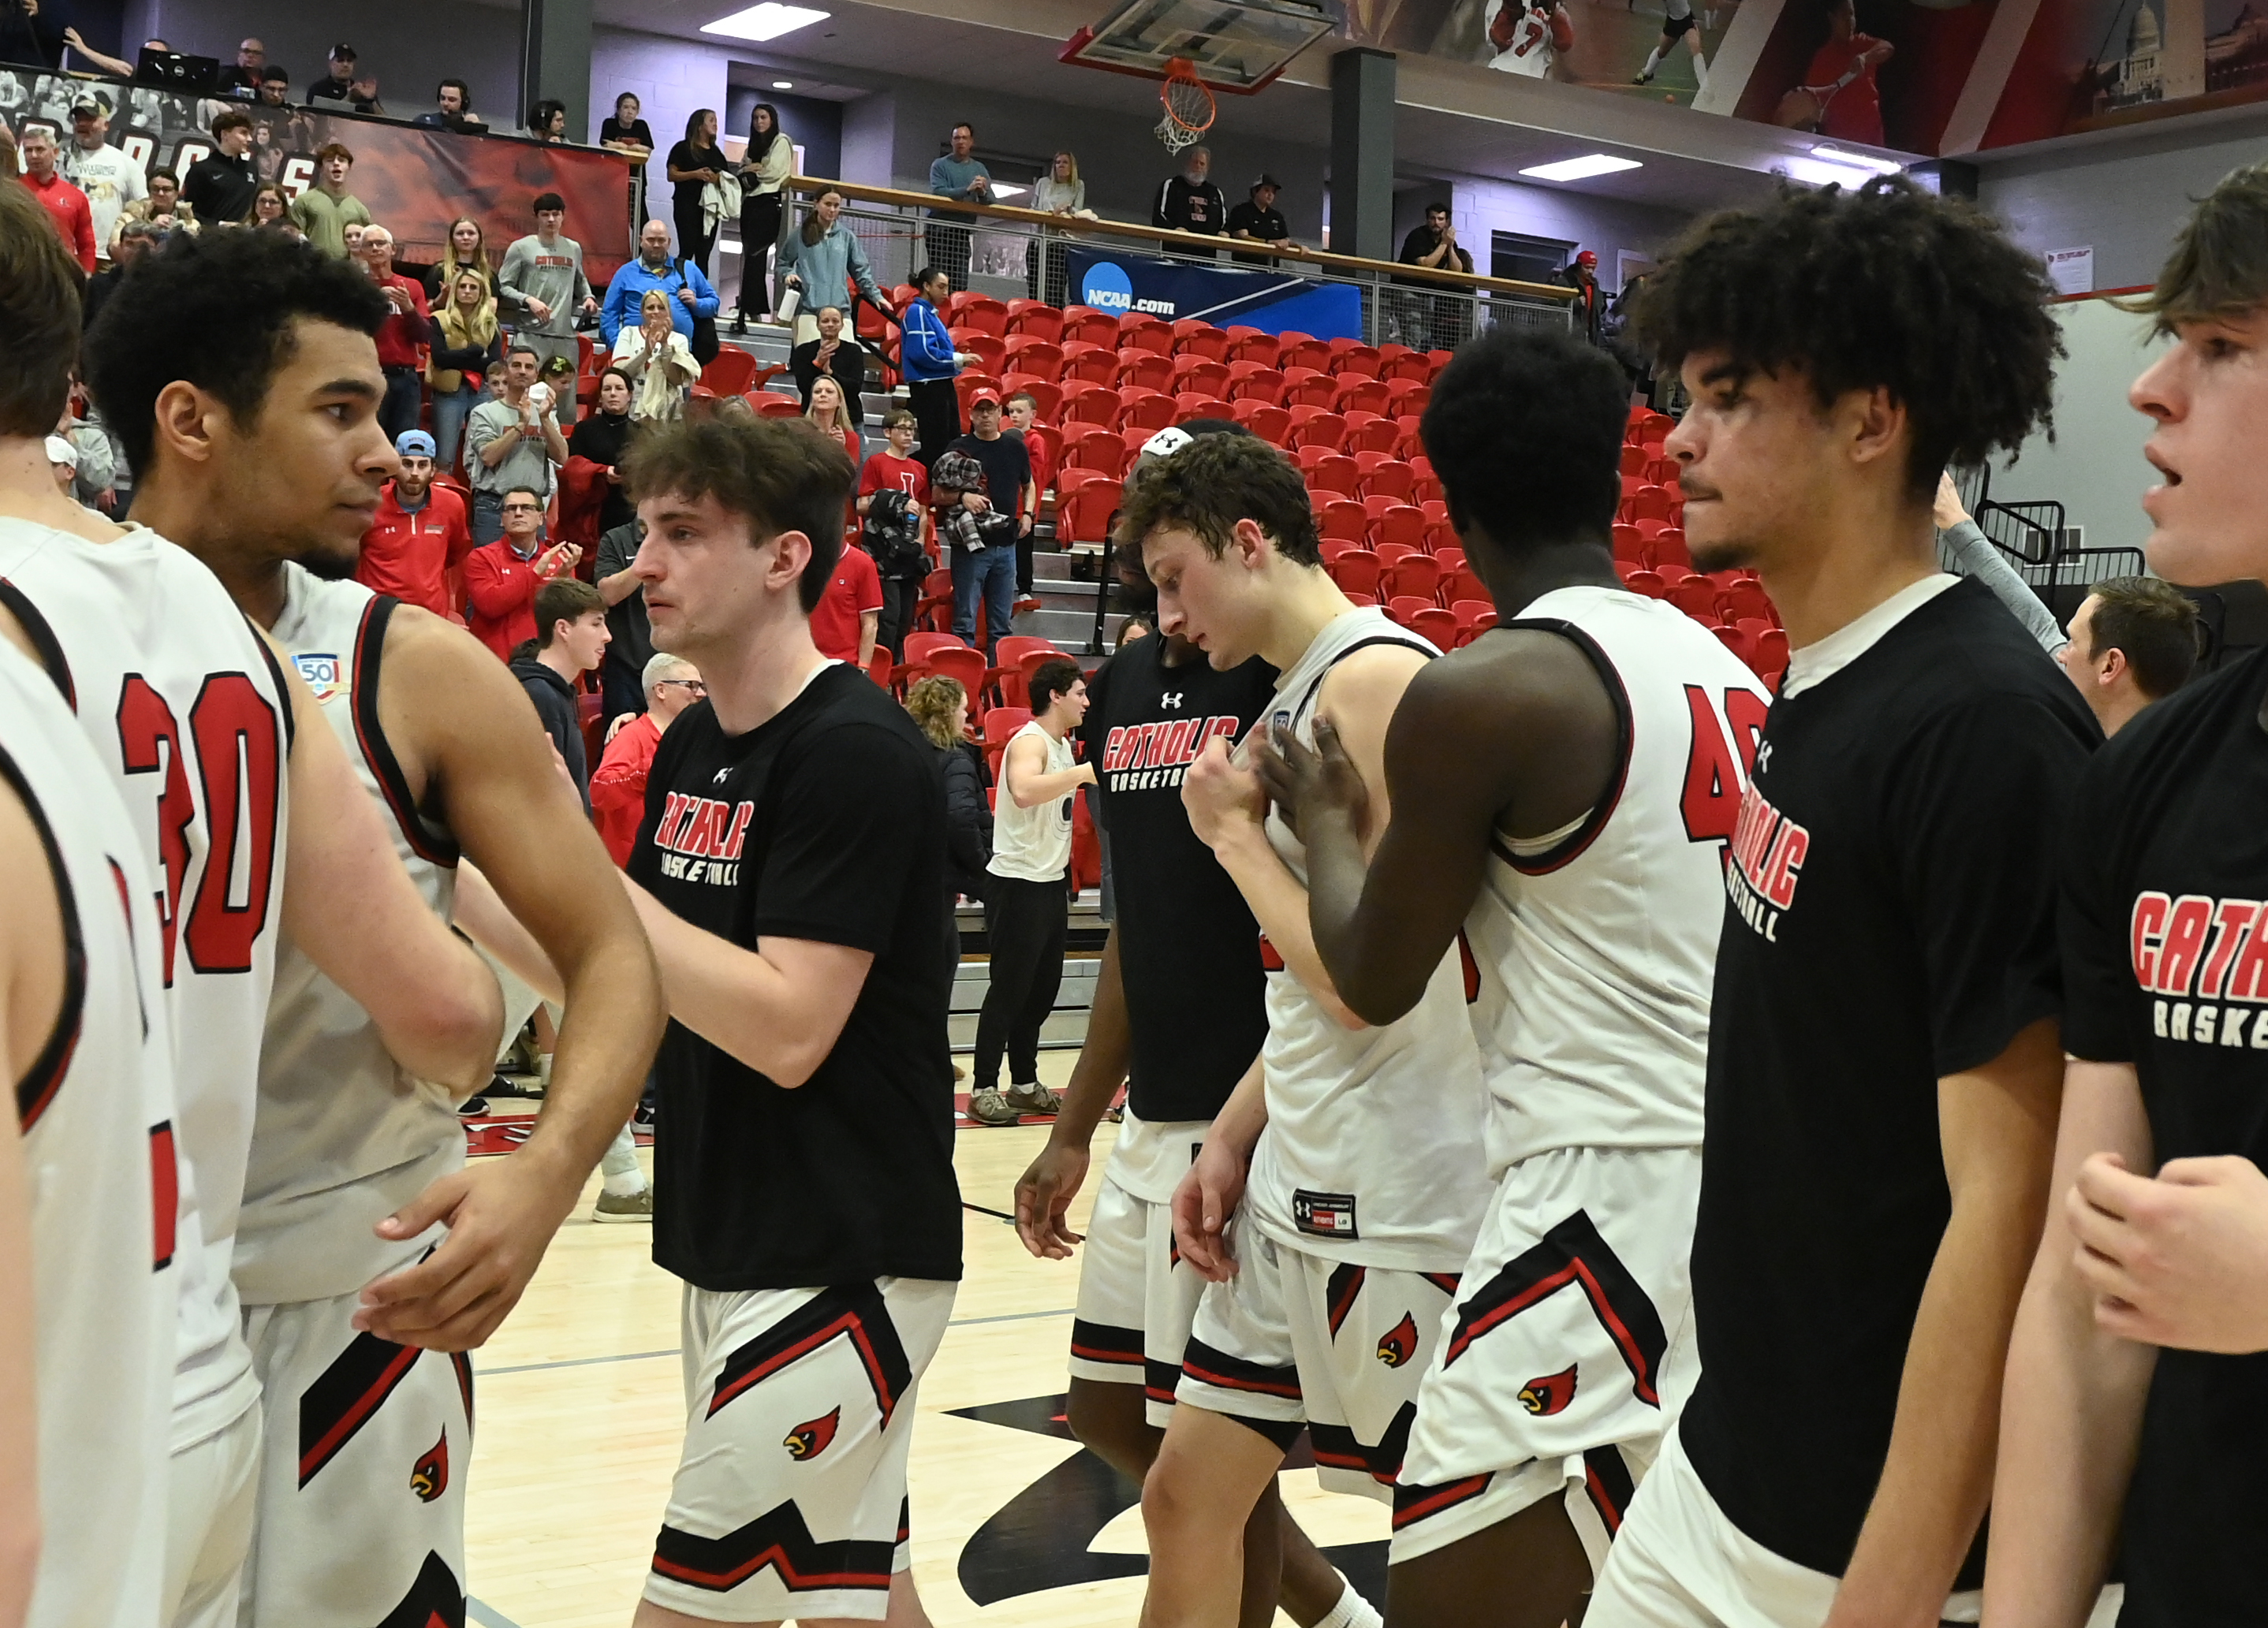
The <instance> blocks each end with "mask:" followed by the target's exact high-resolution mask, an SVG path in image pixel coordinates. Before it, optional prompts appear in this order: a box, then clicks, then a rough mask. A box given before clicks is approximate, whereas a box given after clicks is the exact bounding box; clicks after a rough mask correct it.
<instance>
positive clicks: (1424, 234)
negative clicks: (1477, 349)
mask: <svg viewBox="0 0 2268 1628" xmlns="http://www.w3.org/2000/svg"><path fill="white" fill-rule="evenodd" d="M1394 258H1395V260H1399V261H1401V262H1402V264H1403V265H1404V266H1424V267H1427V268H1431V269H1432V270H1435V271H1465V272H1469V271H1470V270H1472V268H1473V257H1472V256H1471V255H1470V254H1469V253H1467V252H1466V250H1465V247H1464V246H1463V245H1462V244H1461V243H1459V242H1458V241H1457V229H1456V227H1455V225H1454V224H1452V223H1451V221H1450V219H1449V206H1448V205H1447V204H1446V203H1429V204H1427V205H1426V206H1425V224H1424V225H1423V226H1413V227H1411V228H1410V235H1409V236H1408V237H1406V238H1403V239H1402V253H1399V254H1397V255H1395V257H1394ZM1395 281H1396V282H1400V283H1402V284H1403V286H1404V287H1407V288H1412V289H1423V288H1425V286H1426V285H1425V284H1424V283H1422V282H1418V279H1416V278H1414V277H1410V278H1403V277H1397V278H1395ZM1395 304H1398V305H1399V306H1401V308H1402V309H1401V312H1400V315H1401V318H1402V324H1401V326H1402V328H1403V342H1404V343H1405V344H1410V345H1415V346H1418V347H1419V348H1423V349H1432V350H1454V349H1455V348H1457V342H1458V341H1460V340H1462V338H1463V337H1464V330H1465V303H1464V301H1463V300H1462V299H1460V298H1459V297H1457V296H1455V295H1454V294H1443V293H1411V294H1405V295H1403V296H1402V297H1401V298H1400V299H1398V300H1396V301H1395Z"/></svg>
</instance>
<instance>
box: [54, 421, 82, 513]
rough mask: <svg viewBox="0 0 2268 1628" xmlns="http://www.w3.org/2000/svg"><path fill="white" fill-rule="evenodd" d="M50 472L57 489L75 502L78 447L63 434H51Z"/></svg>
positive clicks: (76, 499)
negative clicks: (65, 438)
mask: <svg viewBox="0 0 2268 1628" xmlns="http://www.w3.org/2000/svg"><path fill="white" fill-rule="evenodd" d="M47 453H48V473H49V474H50V475H52V476H53V477H54V478H55V489H56V490H57V491H59V492H61V493H62V494H63V495H64V496H65V497H68V498H70V500H71V502H78V498H77V495H76V494H77V488H78V449H77V447H75V446H73V445H72V444H70V442H68V441H66V440H64V439H63V437H62V436H48V441H47Z"/></svg>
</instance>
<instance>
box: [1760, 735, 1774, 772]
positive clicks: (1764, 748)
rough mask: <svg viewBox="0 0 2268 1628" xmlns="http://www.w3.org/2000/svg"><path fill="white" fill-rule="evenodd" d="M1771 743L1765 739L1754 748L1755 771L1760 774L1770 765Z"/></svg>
mask: <svg viewBox="0 0 2268 1628" xmlns="http://www.w3.org/2000/svg"><path fill="white" fill-rule="evenodd" d="M1771 753H1772V744H1771V742H1770V741H1766V742H1765V743H1764V744H1763V745H1761V746H1759V747H1757V748H1756V773H1757V774H1764V773H1765V772H1766V771H1768V770H1769V769H1770V768H1771Z"/></svg>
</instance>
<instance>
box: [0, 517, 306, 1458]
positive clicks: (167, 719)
mask: <svg viewBox="0 0 2268 1628" xmlns="http://www.w3.org/2000/svg"><path fill="white" fill-rule="evenodd" d="M0 605H5V606H6V607H7V608H8V609H9V610H10V611H11V612H14V613H15V615H16V618H17V620H19V621H20V622H22V623H23V624H24V627H25V630H26V633H27V634H30V636H31V638H32V640H33V643H34V644H35V645H36V646H37V647H38V649H39V650H40V656H41V659H42V662H43V664H44V665H45V666H46V667H47V669H48V677H49V678H53V679H54V680H55V685H56V687H57V688H59V689H60V690H61V691H62V692H63V699H64V700H65V701H66V702H67V703H68V704H69V705H70V708H71V709H72V710H73V711H74V712H75V713H76V714H77V717H78V722H79V728H80V729H81V730H83V731H85V734H86V737H87V738H88V739H89V740H90V741H91V742H92V743H93V745H94V749H95V753H96V755H97V756H98V757H99V758H100V759H101V760H102V762H103V764H104V766H106V767H107V768H108V769H109V770H110V772H111V774H112V776H113V778H114V781H115V782H116V784H117V787H118V790H119V792H120V794H121V795H122V796H123V798H124V799H125V803H126V807H127V810H128V812H129V815H130V816H131V817H132V818H133V821H134V825H135V828H136V834H137V835H138V836H139V837H140V839H141V840H142V842H143V844H144V849H145V852H146V854H147V856H148V860H149V874H150V876H151V882H152V884H153V887H154V890H155V892H156V903H157V915H158V942H159V961H160V963H161V964H162V967H163V973H164V978H165V981H166V1008H167V1010H168V1012H169V1013H170V1015H171V1017H172V1028H173V1064H174V1067H173V1078H174V1091H175V1096H176V1099H177V1102H178V1104H179V1120H178V1126H177V1132H178V1134H177V1138H176V1140H177V1144H178V1148H179V1151H180V1163H181V1167H182V1170H181V1182H180V1190H181V1203H180V1209H181V1218H180V1234H179V1237H178V1240H177V1242H178V1244H179V1247H180V1258H179V1265H180V1268H181V1270H180V1273H179V1276H180V1280H181V1310H180V1336H179V1345H178V1350H177V1358H178V1366H177V1369H176V1375H175V1383H174V1391H173V1409H174V1419H173V1431H174V1436H173V1440H174V1445H175V1446H176V1447H185V1446H188V1445H190V1444H192V1443H194V1442H195V1441H198V1440H201V1439H203V1437H204V1436H207V1435H210V1434H211V1433H212V1432H213V1431H215V1430H217V1429H218V1428H220V1427H222V1426H225V1425H227V1424H228V1423H230V1422H231V1421H232V1420H233V1419H235V1418H236V1417H237V1415H238V1414H239V1413H240V1412H242V1411H243V1409H244V1408H246V1407H247V1406H249V1405H251V1404H252V1403H253V1402H254V1400H256V1399H257V1396H258V1391H257V1389H256V1387H255V1385H254V1381H253V1378H252V1367H251V1359H250V1356H249V1354H248V1353H247V1351H246V1348H245V1346H244V1341H243V1338H242V1336H241V1334H240V1332H239V1328H238V1324H239V1318H238V1315H237V1307H236V1294H235V1291H234V1289H233V1288H232V1286H231V1284H230V1280H229V1256H230V1252H231V1249H232V1243H233V1241H234V1236H235V1233H236V1214H237V1206H238V1204H239V1200H240V1199H241V1197H242V1195H243V1192H244V1173H245V1162H246V1160H247V1155H248V1154H249V1151H250V1148H251V1142H252V1116H253V1103H254V1082H255V1081H256V1079H257V1072H258V1068H259V1064H260V1040H261V1030H262V1028H263V1027H264V1025H265V1023H266V1022H267V1016H268V1001H269V989H270V987H271V986H272V985H273V983H274V980H275V972H276V938H277V935H278V933H279V931H280V926H281V916H282V889H283V881H284V829H285V826H284V820H285V803H286V796H287V781H288V774H287V764H286V759H287V757H288V754H289V752H290V749H291V704H290V700H289V697H288V694H287V693H286V691H285V689H284V676H283V672H282V670H281V668H280V666H279V665H278V664H277V663H276V659H275V657H274V656H273V654H272V653H271V652H270V651H269V648H268V646H267V644H266V643H265V642H263V641H262V640H261V638H260V636H259V635H258V634H255V633H254V631H253V629H252V625H251V623H249V622H248V621H247V620H245V617H244V613H243V612H241V611H239V609H238V608H237V606H236V603H235V601H234V600H232V599H231V598H229V596H228V590H226V589H225V588H223V587H222V586H221V584H220V580H219V579H218V578H217V577H216V576H213V574H212V573H211V572H210V571H209V570H207V569H206V568H205V567H204V566H203V564H202V563H201V562H199V561H197V560H196V559H195V557H193V556H192V555H190V554H188V553H186V552H185V551H183V550H182V549H180V548H179V547H176V546H174V545H173V544H172V543H169V542H167V541H166V539H164V538H162V537H159V536H158V534H157V533H156V532H152V531H151V530H149V529H148V528H147V527H144V526H135V527H130V528H129V530H128V532H127V534H126V535H125V536H124V537H122V538H120V539H117V540H115V541H113V542H108V543H96V542H91V541H89V540H87V539H85V538H82V537H77V536H75V535H73V534H71V533H70V532H58V531H55V530H53V529H51V528H49V527H47V526H42V525H36V524H32V523H30V522H27V521H21V520H0Z"/></svg>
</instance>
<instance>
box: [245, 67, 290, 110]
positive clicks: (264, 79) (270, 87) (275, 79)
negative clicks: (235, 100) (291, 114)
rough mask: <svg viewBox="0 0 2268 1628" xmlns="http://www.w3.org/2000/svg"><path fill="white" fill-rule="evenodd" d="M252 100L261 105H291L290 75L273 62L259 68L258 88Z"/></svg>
mask: <svg viewBox="0 0 2268 1628" xmlns="http://www.w3.org/2000/svg"><path fill="white" fill-rule="evenodd" d="M254 100H255V101H256V102H257V103H258V105H259V106H262V107H289V106H291V75H290V74H288V73H286V72H285V71H284V70H283V69H281V68H278V67H277V66H276V64H275V63H274V62H270V63H269V64H268V66H267V67H265V68H263V69H261V70H260V89H259V93H258V95H257V96H256V97H255V98H254Z"/></svg>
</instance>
